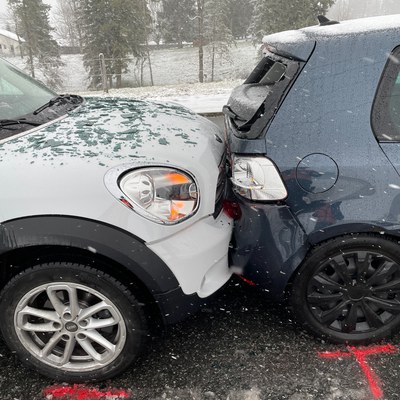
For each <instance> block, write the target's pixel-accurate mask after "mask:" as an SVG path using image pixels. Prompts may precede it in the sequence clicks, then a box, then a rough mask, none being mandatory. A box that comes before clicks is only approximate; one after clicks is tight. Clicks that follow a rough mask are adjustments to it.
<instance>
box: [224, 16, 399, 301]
mask: <svg viewBox="0 0 400 400" xmlns="http://www.w3.org/2000/svg"><path fill="white" fill-rule="evenodd" d="M329 29H332V30H335V32H338V34H330V31H329ZM340 29H341V28H340V26H339V25H334V26H332V27H329V26H328V27H321V28H320V31H319V29H318V28H317V27H316V28H313V29H310V30H307V29H305V30H303V32H304V35H303V36H304V37H306V39H304V38H303V39H302V41H304V40H308V41H309V42H310V43H314V42H315V43H316V45H315V48H313V50H312V52H311V53H310V57H309V59H308V61H307V63H306V64H305V66H304V67H303V70H302V71H301V72H300V73H299V75H298V76H297V78H296V81H295V82H294V84H293V86H292V87H291V89H290V91H289V92H288V93H287V95H286V96H285V99H284V101H283V103H282V104H281V105H280V108H279V110H278V112H277V113H276V115H275V116H274V118H273V120H272V121H271V122H270V124H269V126H268V128H267V129H266V131H264V132H260V136H259V137H258V138H257V139H253V140H250V139H245V138H243V135H241V136H242V137H241V138H239V135H238V134H237V132H235V128H234V126H233V124H232V122H231V120H230V119H229V118H228V117H226V127H227V132H228V135H227V140H228V151H229V152H230V154H231V155H232V154H257V153H261V154H265V155H266V156H267V157H268V158H270V159H271V160H273V162H274V163H275V164H276V165H277V167H278V168H279V171H280V172H281V176H282V178H283V181H284V182H285V185H286V187H287V190H288V197H287V199H286V200H285V201H282V202H279V203H255V202H251V201H248V200H245V199H243V198H240V199H239V201H240V204H241V208H242V217H241V219H240V220H239V221H238V223H237V224H236V228H235V231H234V238H235V246H234V249H233V250H232V254H231V258H232V261H233V264H234V265H235V266H238V267H240V268H243V274H244V276H245V277H247V278H250V279H253V280H254V281H255V282H256V283H257V284H259V285H261V286H263V287H264V288H265V289H266V290H267V291H268V292H270V293H271V295H272V296H273V297H274V298H278V299H279V298H281V297H282V296H283V294H284V293H285V290H286V287H287V284H288V283H289V282H290V279H291V277H292V276H293V273H294V272H295V271H296V269H297V268H299V266H300V265H301V263H302V261H303V260H304V258H305V257H306V255H307V252H308V251H309V249H310V248H311V247H312V246H313V245H315V244H318V243H321V242H323V241H326V240H328V239H330V238H334V237H337V236H340V235H344V234H347V233H356V232H373V233H378V234H382V235H390V236H392V237H395V238H400V190H399V189H400V177H399V171H400V144H398V143H394V142H392V143H379V142H378V141H377V139H376V137H375V135H374V132H373V129H372V125H371V112H372V109H373V105H374V99H375V94H376V91H377V87H378V86H379V82H380V79H381V76H382V73H383V71H384V68H385V65H386V63H387V62H388V56H389V54H390V53H391V52H392V51H393V50H394V49H395V48H396V47H397V46H399V45H400V22H399V26H398V28H391V29H380V28H377V29H376V30H374V29H373V27H372V29H371V30H370V31H369V32H366V31H364V30H363V29H361V28H360V30H357V29H356V28H355V29H354V31H349V32H344V33H341V32H340ZM274 36H275V35H274ZM311 47H312V46H311V45H310V46H309V49H311ZM293 48H294V46H293V43H291V47H288V51H287V53H290V51H292V50H291V49H293ZM303 48H304V44H303ZM280 51H281V52H284V45H282V46H281V47H280ZM303 53H304V52H303ZM303 57H304V54H303ZM396 169H397V170H396ZM238 197H239V196H238Z"/></svg>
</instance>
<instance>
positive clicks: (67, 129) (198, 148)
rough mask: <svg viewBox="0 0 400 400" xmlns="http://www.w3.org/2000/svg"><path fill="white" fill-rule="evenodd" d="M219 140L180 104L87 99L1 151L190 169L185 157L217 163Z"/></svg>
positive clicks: (204, 121)
mask: <svg viewBox="0 0 400 400" xmlns="http://www.w3.org/2000/svg"><path fill="white" fill-rule="evenodd" d="M221 137H222V134H221V132H220V131H219V129H218V127H216V125H214V124H213V123H211V122H210V121H208V120H207V119H205V118H203V117H201V116H199V115H197V114H195V113H193V112H192V111H190V110H189V109H186V108H185V107H182V106H180V105H175V104H164V103H157V102H147V101H140V100H132V99H117V98H87V99H86V100H85V102H84V104H83V105H82V106H80V107H79V108H77V109H76V110H74V111H72V112H70V113H69V114H68V115H67V116H65V117H63V118H61V119H58V120H55V121H52V122H51V123H49V124H46V125H45V126H40V127H38V128H35V129H32V130H30V131H27V132H24V133H22V134H21V135H18V136H17V137H11V138H8V139H5V140H4V141H2V142H0V150H1V149H2V148H4V146H5V145H6V146H5V147H7V148H8V149H9V150H11V148H12V147H13V146H12V144H15V145H16V146H14V150H15V151H17V152H18V153H19V154H20V155H21V153H27V154H35V158H37V157H39V156H40V158H41V159H42V161H46V159H49V158H51V159H54V158H58V157H60V156H62V157H63V158H65V157H66V156H70V157H79V158H87V159H91V160H92V161H95V162H98V163H100V164H101V165H105V166H113V165H115V164H116V163H117V164H118V163H121V162H123V161H132V159H140V158H145V159H148V160H152V161H154V160H156V161H160V162H168V160H171V159H172V157H173V158H174V160H178V161H180V162H181V163H182V162H183V163H184V164H186V163H185V161H184V159H185V158H186V159H192V158H193V156H196V155H200V154H204V152H207V153H208V156H212V157H213V158H214V159H215V161H216V162H219V161H220V159H221V155H222V153H223V151H224V146H223V143H222V140H221ZM7 142H8V143H7ZM7 144H9V145H11V148H10V147H9V146H8V145H7ZM0 157H1V151H0Z"/></svg>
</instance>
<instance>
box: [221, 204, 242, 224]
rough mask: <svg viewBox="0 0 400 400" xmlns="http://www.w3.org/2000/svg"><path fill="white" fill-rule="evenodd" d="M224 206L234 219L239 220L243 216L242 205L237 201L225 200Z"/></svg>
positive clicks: (229, 215) (225, 210) (226, 212)
mask: <svg viewBox="0 0 400 400" xmlns="http://www.w3.org/2000/svg"><path fill="white" fill-rule="evenodd" d="M223 207H224V212H225V214H226V215H227V216H228V217H231V218H232V219H234V220H238V219H240V217H241V216H242V210H241V209H240V205H239V203H236V202H235V201H230V200H224V203H223Z"/></svg>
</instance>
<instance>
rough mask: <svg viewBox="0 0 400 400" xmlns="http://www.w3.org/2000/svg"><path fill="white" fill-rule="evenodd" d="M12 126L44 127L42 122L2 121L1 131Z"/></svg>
mask: <svg viewBox="0 0 400 400" xmlns="http://www.w3.org/2000/svg"><path fill="white" fill-rule="evenodd" d="M12 125H32V126H39V125H42V122H37V121H29V120H26V119H0V129H1V128H5V127H6V126H12Z"/></svg>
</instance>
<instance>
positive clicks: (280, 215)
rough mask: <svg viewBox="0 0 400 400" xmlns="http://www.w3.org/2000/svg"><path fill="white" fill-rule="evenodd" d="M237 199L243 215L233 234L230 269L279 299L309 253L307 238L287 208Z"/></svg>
mask: <svg viewBox="0 0 400 400" xmlns="http://www.w3.org/2000/svg"><path fill="white" fill-rule="evenodd" d="M237 200H238V202H239V204H240V208H241V211H242V216H241V218H240V219H239V220H238V221H237V222H236V225H235V228H234V231H233V244H234V246H233V248H232V249H231V252H230V263H231V266H232V267H233V268H234V270H235V271H236V272H239V273H241V274H242V275H243V276H244V277H245V278H247V279H250V280H252V281H253V282H255V283H256V284H257V285H259V286H261V287H263V288H264V289H266V291H268V293H269V294H270V296H271V297H272V298H275V299H278V300H279V299H281V298H282V297H283V296H284V294H285V290H286V286H287V284H288V282H289V281H290V278H291V276H292V274H293V272H294V271H295V270H296V269H297V268H298V267H299V265H300V264H301V262H302V261H303V260H304V258H305V256H306V254H307V251H308V248H309V245H308V241H307V236H306V234H305V232H304V231H303V229H302V227H301V226H300V224H299V223H298V221H297V219H296V218H295V216H294V215H293V214H292V212H291V211H290V209H289V207H287V206H286V205H277V204H264V203H252V202H247V201H245V200H243V199H239V198H238V199H237Z"/></svg>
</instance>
